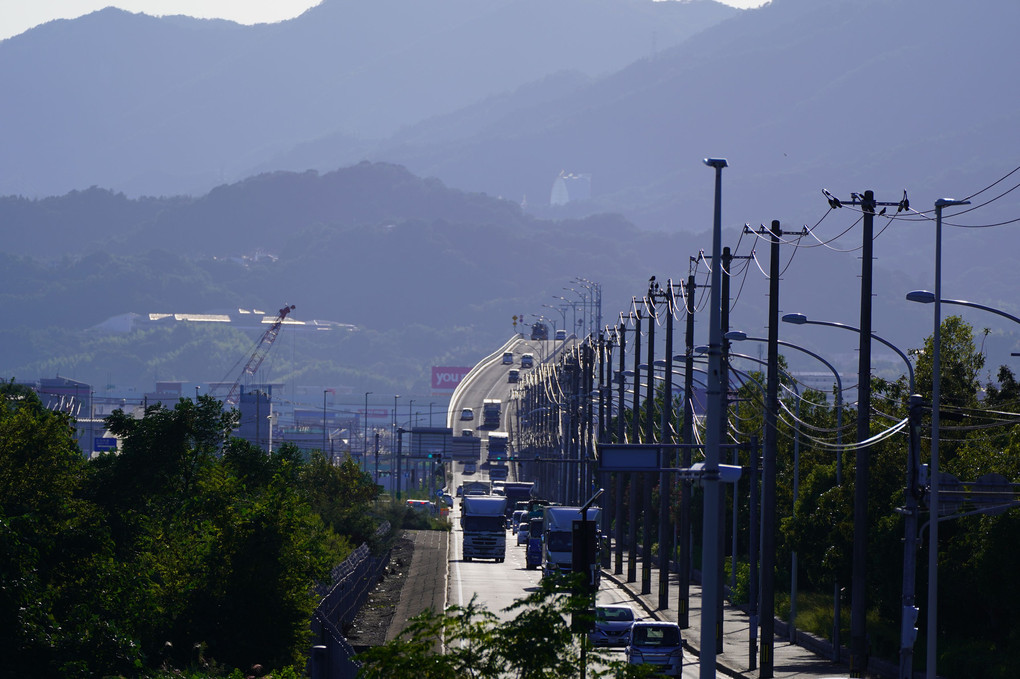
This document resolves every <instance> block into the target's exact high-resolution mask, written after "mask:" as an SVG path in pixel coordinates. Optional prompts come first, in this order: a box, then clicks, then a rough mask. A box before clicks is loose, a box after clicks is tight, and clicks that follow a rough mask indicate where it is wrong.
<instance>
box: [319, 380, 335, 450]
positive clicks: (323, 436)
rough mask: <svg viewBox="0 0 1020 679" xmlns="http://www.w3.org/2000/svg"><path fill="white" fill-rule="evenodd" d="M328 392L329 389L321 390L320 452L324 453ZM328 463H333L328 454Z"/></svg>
mask: <svg viewBox="0 0 1020 679" xmlns="http://www.w3.org/2000/svg"><path fill="white" fill-rule="evenodd" d="M328 393H329V389H323V390H322V454H323V455H325V454H326V394H328ZM329 462H330V464H332V463H333V458H332V456H330V460H329Z"/></svg>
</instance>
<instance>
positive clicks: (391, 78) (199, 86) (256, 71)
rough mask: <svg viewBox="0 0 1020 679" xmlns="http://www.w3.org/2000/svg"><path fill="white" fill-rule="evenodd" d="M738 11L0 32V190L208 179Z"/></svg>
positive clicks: (424, 10) (103, 16) (632, 1)
mask: <svg viewBox="0 0 1020 679" xmlns="http://www.w3.org/2000/svg"><path fill="white" fill-rule="evenodd" d="M736 12H737V10H734V9H732V8H729V7H726V6H723V5H720V4H718V3H715V2H710V1H709V0H697V1H696V2H683V3H680V2H652V1H651V0H558V1H557V2H554V3H549V2H544V1H543V0H439V1H437V2H429V3H421V2H407V1H406V0H324V2H322V3H321V4H320V5H318V6H316V7H314V8H312V9H310V10H308V11H307V12H305V13H304V14H302V15H301V16H299V17H297V18H295V19H292V20H290V21H285V22H281V23H278V24H269V25H257V26H250V27H249V26H239V25H237V24H233V23H230V22H224V21H205V20H189V19H187V18H185V17H170V18H165V19H157V18H153V17H148V16H145V15H141V14H130V13H127V12H123V11H121V10H116V9H112V8H111V9H106V10H103V11H100V12H95V13H93V14H89V15H87V16H84V17H81V18H80V19H76V20H73V21H58V22H51V23H49V24H45V25H43V26H40V27H38V28H36V29H33V30H30V31H28V32H26V33H24V34H22V35H19V36H15V37H14V38H10V39H7V40H4V41H3V42H0V90H2V91H3V92H5V97H4V98H3V99H2V100H0V120H3V121H4V127H5V128H7V129H12V130H17V131H18V134H17V135H9V136H6V137H5V139H4V142H3V147H2V150H3V151H4V152H3V153H2V154H0V195H4V194H15V195H27V196H40V195H55V194H63V193H66V192H67V191H70V190H74V189H83V188H86V187H88V186H93V185H99V186H103V187H108V188H111V189H114V190H117V191H126V192H128V193H129V194H131V195H139V194H145V195H171V194H177V193H195V194H200V193H204V192H205V191H207V190H208V189H209V188H211V187H212V186H215V185H217V184H220V183H223V182H224V181H234V180H236V179H239V178H241V177H243V176H245V174H246V173H247V171H248V170H249V168H252V167H255V166H258V165H260V164H263V163H264V162H265V161H266V160H268V159H269V158H272V157H273V156H274V155H276V154H279V153H283V152H286V151H287V150H289V149H291V148H292V147H294V146H296V145H299V144H301V143H303V142H307V141H311V140H314V139H317V138H320V137H324V136H328V135H340V136H342V137H347V138H349V139H350V140H353V141H352V142H351V144H352V145H353V146H354V147H355V148H356V145H357V140H359V139H372V138H383V137H386V136H388V135H390V134H392V133H394V132H395V131H397V130H398V129H399V128H400V127H402V126H404V125H409V124H413V123H416V122H419V121H421V120H423V119H426V118H428V117H430V116H433V115H437V114H440V113H449V112H452V111H455V110H457V109H458V108H461V107H463V106H468V105H471V104H474V103H476V102H478V101H480V100H482V99H484V98H486V97H489V96H493V95H497V94H500V93H503V92H506V91H509V90H513V89H515V88H517V87H520V86H522V85H525V84H527V83H530V82H532V81H535V80H539V79H541V78H544V77H546V76H548V75H550V74H552V73H556V72H560V71H569V70H575V71H578V72H582V73H586V74H587V75H589V76H597V75H601V74H603V73H607V72H612V71H615V70H618V69H619V68H622V67H623V66H625V65H627V64H629V63H631V62H633V61H634V60H635V59H638V58H640V57H641V56H644V55H647V54H650V53H651V52H652V51H653V50H655V49H664V48H666V47H669V46H670V45H674V44H676V43H678V42H680V41H681V40H683V39H685V38H686V37H688V36H690V35H692V34H694V33H696V32H697V31H699V30H702V29H703V28H704V27H706V26H708V25H711V24H713V23H715V22H718V21H720V20H722V19H724V18H726V17H728V16H732V15H733V14H734V13H736ZM349 148H350V147H348V150H349ZM361 159H362V158H354V159H350V158H349V157H345V158H344V159H343V160H342V161H339V162H334V163H332V164H331V166H330V168H329V169H335V168H336V167H340V166H344V165H349V164H351V163H352V162H357V161H358V160H361ZM300 169H307V168H300Z"/></svg>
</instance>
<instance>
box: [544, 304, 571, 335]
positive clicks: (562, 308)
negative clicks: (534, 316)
mask: <svg viewBox="0 0 1020 679" xmlns="http://www.w3.org/2000/svg"><path fill="white" fill-rule="evenodd" d="M542 306H544V307H545V308H546V309H552V310H553V311H558V312H559V313H560V317H561V318H562V319H563V326H562V327H563V330H564V331H565V330H566V329H567V307H565V306H558V307H556V306H553V305H552V304H543V305H542ZM555 330H556V328H555V322H554V323H553V337H555V336H556V334H555Z"/></svg>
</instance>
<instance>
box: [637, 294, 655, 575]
mask: <svg viewBox="0 0 1020 679" xmlns="http://www.w3.org/2000/svg"><path fill="white" fill-rule="evenodd" d="M653 278H654V277H653ZM658 289H659V284H658V283H656V282H655V281H654V280H653V281H652V282H651V283H649V285H648V296H647V298H646V299H647V300H648V306H649V309H648V360H647V361H646V362H645V365H647V366H648V371H647V372H648V375H647V378H646V379H647V386H646V387H645V437H644V438H645V443H652V442H653V441H654V440H655V322H656V319H657V316H658V314H657V312H656V308H655V294H656V293H657V292H658ZM641 476H642V477H643V478H642V479H641V486H642V490H644V492H643V493H642V498H641V500H642V502H641V511H642V512H644V519H645V521H644V529H643V530H642V533H643V534H644V535H643V538H644V539H643V540H642V542H641V593H642V594H651V593H652V536H653V535H654V534H655V528H654V519H655V516H654V515H653V514H652V487H653V486H654V485H655V484H654V482H653V479H654V477H653V474H652V473H651V472H644V473H642V474H641Z"/></svg>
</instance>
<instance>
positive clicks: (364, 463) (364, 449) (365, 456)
mask: <svg viewBox="0 0 1020 679" xmlns="http://www.w3.org/2000/svg"><path fill="white" fill-rule="evenodd" d="M371 393H372V392H370V391H366V392H365V438H364V443H363V445H362V447H361V449H362V452H361V471H363V472H367V471H368V395H369V394H371Z"/></svg>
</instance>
